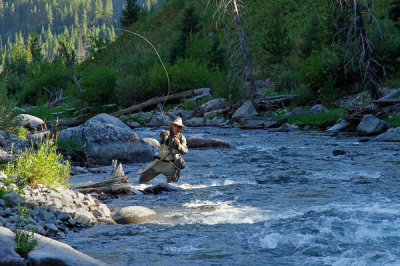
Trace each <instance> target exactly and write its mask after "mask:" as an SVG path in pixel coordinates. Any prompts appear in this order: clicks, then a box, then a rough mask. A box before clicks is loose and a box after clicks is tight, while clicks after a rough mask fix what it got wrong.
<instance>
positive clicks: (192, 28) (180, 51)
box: [170, 5, 201, 63]
mask: <svg viewBox="0 0 400 266" xmlns="http://www.w3.org/2000/svg"><path fill="white" fill-rule="evenodd" d="M200 28H201V27H200V24H199V18H198V16H197V14H196V10H195V8H194V6H193V5H190V6H189V7H188V8H186V9H185V12H184V14H183V19H182V21H181V23H180V34H179V37H178V39H177V40H176V41H175V42H174V44H173V45H172V47H171V52H170V62H171V63H175V61H176V59H177V58H179V57H184V55H185V50H186V43H187V40H188V39H189V37H190V34H195V33H197V32H199V31H200Z"/></svg>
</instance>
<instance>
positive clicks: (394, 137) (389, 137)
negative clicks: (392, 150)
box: [371, 130, 400, 142]
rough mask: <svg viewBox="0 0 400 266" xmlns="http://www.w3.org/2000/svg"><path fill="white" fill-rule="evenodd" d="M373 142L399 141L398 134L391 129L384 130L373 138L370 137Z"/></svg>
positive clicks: (399, 135)
mask: <svg viewBox="0 0 400 266" xmlns="http://www.w3.org/2000/svg"><path fill="white" fill-rule="evenodd" d="M371 141H374V142H400V134H398V133H394V132H393V131H389V130H388V131H387V132H384V133H382V134H380V135H378V136H376V137H375V138H373V139H371Z"/></svg>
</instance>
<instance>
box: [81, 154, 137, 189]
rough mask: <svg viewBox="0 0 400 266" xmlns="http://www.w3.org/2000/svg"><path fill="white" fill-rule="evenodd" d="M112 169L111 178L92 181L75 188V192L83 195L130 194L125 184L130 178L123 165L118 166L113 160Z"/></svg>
mask: <svg viewBox="0 0 400 266" xmlns="http://www.w3.org/2000/svg"><path fill="white" fill-rule="evenodd" d="M112 167H113V169H112V172H111V174H110V175H109V176H106V177H104V178H103V179H102V180H100V181H96V182H95V181H90V183H89V184H84V185H77V186H75V187H74V190H76V191H79V192H82V193H91V192H96V193H101V192H103V193H108V194H110V193H129V192H130V189H129V187H128V186H127V185H126V184H125V183H127V182H128V180H129V178H128V177H127V176H125V173H124V170H123V169H122V164H121V163H119V164H118V162H117V161H116V160H113V162H112Z"/></svg>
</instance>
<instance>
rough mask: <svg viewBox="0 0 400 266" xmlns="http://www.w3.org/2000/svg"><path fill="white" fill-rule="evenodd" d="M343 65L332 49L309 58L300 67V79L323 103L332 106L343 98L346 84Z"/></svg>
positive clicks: (324, 50)
mask: <svg viewBox="0 0 400 266" xmlns="http://www.w3.org/2000/svg"><path fill="white" fill-rule="evenodd" d="M344 76H345V75H344V73H343V64H342V62H341V59H340V57H339V55H338V54H337V53H336V52H335V51H334V50H331V49H327V48H326V49H323V50H322V51H321V52H320V53H317V54H314V55H312V56H310V57H308V58H307V59H306V60H305V62H303V63H302V64H301V65H300V69H299V72H298V78H299V80H300V81H301V82H303V83H304V84H305V85H306V86H307V87H309V88H310V89H311V90H312V91H313V93H314V95H315V96H318V97H319V98H320V99H321V100H322V101H323V103H325V104H331V103H332V102H334V101H335V100H336V99H337V98H338V97H340V96H341V94H342V91H341V89H339V88H342V85H343V84H345V82H344V78H343V77H344Z"/></svg>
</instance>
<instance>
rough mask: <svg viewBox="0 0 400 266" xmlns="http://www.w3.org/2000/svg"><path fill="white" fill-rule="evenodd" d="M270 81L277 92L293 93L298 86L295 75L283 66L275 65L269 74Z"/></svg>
mask: <svg viewBox="0 0 400 266" xmlns="http://www.w3.org/2000/svg"><path fill="white" fill-rule="evenodd" d="M271 79H272V80H273V81H274V82H275V86H276V89H277V90H278V91H281V92H282V91H285V92H293V91H294V90H295V89H296V88H297V87H298V86H299V82H298V81H297V73H296V71H295V70H293V69H289V68H288V67H287V66H285V65H284V64H276V65H275V66H274V68H273V70H272V72H271Z"/></svg>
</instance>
